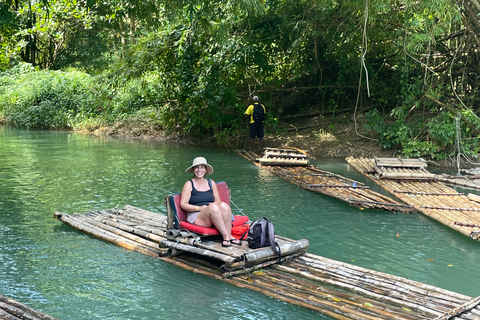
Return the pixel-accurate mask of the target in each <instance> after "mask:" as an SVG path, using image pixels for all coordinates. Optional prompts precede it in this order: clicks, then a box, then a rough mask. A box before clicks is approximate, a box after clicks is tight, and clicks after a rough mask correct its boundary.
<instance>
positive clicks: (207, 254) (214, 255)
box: [161, 240, 236, 263]
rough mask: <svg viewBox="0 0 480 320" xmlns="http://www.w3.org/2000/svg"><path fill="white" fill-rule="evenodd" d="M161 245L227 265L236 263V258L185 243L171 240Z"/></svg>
mask: <svg viewBox="0 0 480 320" xmlns="http://www.w3.org/2000/svg"><path fill="white" fill-rule="evenodd" d="M161 245H162V246H164V247H165V248H172V249H176V250H181V251H185V252H190V253H195V254H199V255H201V256H204V257H210V258H213V259H216V260H220V261H223V262H226V263H233V262H235V261H236V258H235V257H232V256H229V255H226V254H223V253H219V252H215V251H212V250H208V249H204V248H199V247H196V246H191V245H187V244H183V243H179V242H174V241H170V240H164V241H162V243H161Z"/></svg>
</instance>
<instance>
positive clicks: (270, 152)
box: [257, 148, 309, 166]
mask: <svg viewBox="0 0 480 320" xmlns="http://www.w3.org/2000/svg"><path fill="white" fill-rule="evenodd" d="M257 160H258V162H260V164H261V165H270V166H306V165H308V162H309V161H308V158H307V155H306V154H305V153H303V152H301V151H300V150H298V149H287V148H265V149H264V151H263V157H261V158H258V159H257Z"/></svg>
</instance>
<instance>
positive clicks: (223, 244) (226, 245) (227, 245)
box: [222, 240, 230, 247]
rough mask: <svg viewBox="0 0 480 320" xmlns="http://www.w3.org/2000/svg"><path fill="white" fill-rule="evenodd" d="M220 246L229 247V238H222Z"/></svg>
mask: <svg viewBox="0 0 480 320" xmlns="http://www.w3.org/2000/svg"><path fill="white" fill-rule="evenodd" d="M222 247H230V240H223V241H222Z"/></svg>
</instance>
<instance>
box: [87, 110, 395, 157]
mask: <svg viewBox="0 0 480 320" xmlns="http://www.w3.org/2000/svg"><path fill="white" fill-rule="evenodd" d="M363 119H364V117H363V115H360V116H357V117H356V119H354V118H353V115H342V116H328V117H326V116H322V115H319V114H306V115H297V116H295V117H285V118H283V119H281V120H279V122H278V123H277V124H275V125H271V124H270V125H269V124H267V126H266V128H265V146H266V147H281V146H290V147H296V148H300V149H302V150H305V151H306V152H308V153H309V154H311V155H313V156H315V157H331V158H346V157H348V156H352V157H368V158H371V157H395V156H396V154H397V150H392V149H384V148H382V147H381V146H380V145H379V143H378V140H376V139H375V136H374V132H367V131H366V130H365V129H364V121H363ZM247 129H248V127H247V125H245V131H244V132H242V133H239V134H238V135H236V136H231V137H226V138H225V142H224V144H223V145H224V146H225V147H227V148H231V149H234V150H237V149H248V148H250V139H249V138H248V137H247V135H246V134H247V133H248V130H247ZM95 133H96V134H99V135H111V136H116V137H128V138H138V139H154V140H159V141H169V142H176V143H185V144H193V145H206V146H212V145H215V146H218V145H219V142H218V141H217V140H216V139H214V138H208V139H206V138H201V139H197V138H193V137H186V136H182V135H179V134H172V133H166V132H165V131H163V130H159V129H158V128H157V127H155V125H153V124H151V123H150V122H149V120H148V119H145V120H139V119H136V120H134V121H123V122H118V123H116V124H115V125H113V126H110V127H103V128H100V129H98V130H96V131H95ZM256 142H257V145H256V147H257V148H259V146H258V141H256ZM257 151H259V150H257Z"/></svg>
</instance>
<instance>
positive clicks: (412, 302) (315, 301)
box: [55, 206, 478, 320]
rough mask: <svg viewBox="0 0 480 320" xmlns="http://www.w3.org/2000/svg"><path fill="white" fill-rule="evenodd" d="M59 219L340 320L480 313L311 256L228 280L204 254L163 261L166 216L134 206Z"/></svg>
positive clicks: (443, 295)
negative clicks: (162, 245) (162, 247)
mask: <svg viewBox="0 0 480 320" xmlns="http://www.w3.org/2000/svg"><path fill="white" fill-rule="evenodd" d="M55 218H56V219H59V220H60V221H62V222H64V223H66V224H68V225H70V226H73V227H75V228H77V229H79V230H81V231H83V232H85V233H88V234H91V235H94V236H96V237H99V238H102V239H104V240H107V241H110V242H112V243H114V244H116V245H119V246H122V247H125V248H129V249H131V250H136V251H139V252H142V253H144V254H147V255H150V256H154V257H156V258H158V259H160V260H162V261H165V262H168V263H171V264H174V265H176V266H179V267H181V268H184V269H187V270H190V271H193V272H196V273H199V274H203V275H206V276H209V277H212V278H215V279H218V280H222V281H225V282H227V283H230V284H232V285H235V286H238V287H241V288H246V289H250V290H253V291H256V292H259V293H262V294H265V295H268V296H271V297H273V298H276V299H279V300H281V301H285V302H288V303H291V304H295V305H298V306H301V307H305V308H308V309H311V310H313V311H315V312H318V313H321V314H325V315H327V316H330V317H332V318H335V319H371V320H373V319H436V318H438V319H447V318H446V317H447V316H448V317H449V319H455V315H457V314H460V313H462V312H463V314H465V312H467V313H468V314H474V313H475V312H477V310H478V298H477V299H472V298H471V297H468V296H465V295H461V294H458V293H454V292H451V291H448V290H444V289H440V288H437V287H434V286H430V285H426V284H422V283H419V282H415V281H411V280H408V279H405V278H401V277H397V276H393V275H388V274H385V273H381V272H376V271H373V270H369V269H365V268H361V267H357V266H354V265H350V264H347V263H343V262H339V261H335V260H331V259H327V258H323V257H320V256H316V255H312V254H308V253H304V254H301V255H298V256H296V257H290V258H289V259H288V260H287V261H282V263H281V264H274V265H271V266H268V265H267V264H265V266H264V267H262V269H259V270H250V272H249V273H247V274H237V273H233V274H231V275H229V277H225V275H224V274H223V273H222V272H221V270H219V269H218V266H217V265H215V264H212V263H211V259H210V258H206V257H203V256H202V255H201V254H196V255H189V254H178V255H176V256H175V257H169V256H164V253H165V250H168V249H160V248H158V246H159V243H160V242H161V241H164V240H166V238H165V237H164V235H165V232H166V229H165V225H166V221H167V217H166V216H163V215H161V214H156V213H152V212H149V211H146V210H142V209H139V208H135V207H131V206H126V207H125V208H123V209H112V210H106V211H90V212H89V213H87V214H85V215H82V214H74V215H69V214H64V213H55ZM179 251H181V249H179ZM464 319H478V317H477V318H472V317H469V318H464Z"/></svg>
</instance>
